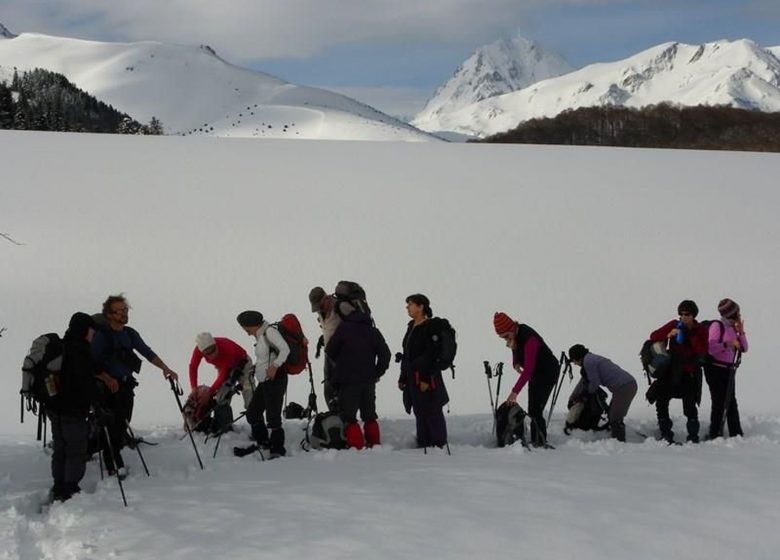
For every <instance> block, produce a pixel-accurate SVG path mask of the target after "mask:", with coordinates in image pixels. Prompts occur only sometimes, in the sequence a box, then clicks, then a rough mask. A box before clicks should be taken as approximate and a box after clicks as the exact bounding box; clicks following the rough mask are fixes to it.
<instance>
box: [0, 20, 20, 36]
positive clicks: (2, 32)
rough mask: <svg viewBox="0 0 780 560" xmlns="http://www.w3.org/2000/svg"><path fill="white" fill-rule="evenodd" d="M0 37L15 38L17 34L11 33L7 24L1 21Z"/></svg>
mask: <svg viewBox="0 0 780 560" xmlns="http://www.w3.org/2000/svg"><path fill="white" fill-rule="evenodd" d="M0 37H2V38H4V39H13V38H14V37H16V35H14V34H13V33H11V32H10V31H9V30H8V28H7V27H6V26H5V25H3V24H2V23H0Z"/></svg>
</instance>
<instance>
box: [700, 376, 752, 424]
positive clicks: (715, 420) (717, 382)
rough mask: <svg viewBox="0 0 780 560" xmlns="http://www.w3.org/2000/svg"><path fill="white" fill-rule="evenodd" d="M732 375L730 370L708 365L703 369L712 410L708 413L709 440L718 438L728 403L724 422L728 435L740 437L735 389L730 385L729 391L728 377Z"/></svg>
mask: <svg viewBox="0 0 780 560" xmlns="http://www.w3.org/2000/svg"><path fill="white" fill-rule="evenodd" d="M731 375H733V373H732V372H731V368H728V367H725V368H724V367H718V366H716V365H708V366H706V367H705V368H704V378H705V379H706V380H707V386H708V387H709V388H710V397H711V399H712V410H711V411H710V431H709V434H708V437H709V438H710V439H713V438H716V437H720V436H722V435H723V434H722V433H721V426H722V425H723V411H724V408H725V407H726V401H728V403H729V404H728V409H727V410H726V422H727V423H728V427H729V435H731V436H732V437H733V436H741V435H743V434H742V425H741V423H740V420H739V407H738V406H737V395H736V391H735V389H736V387H735V385H734V384H732V385H731V391H729V383H730V379H729V377H730V376H731Z"/></svg>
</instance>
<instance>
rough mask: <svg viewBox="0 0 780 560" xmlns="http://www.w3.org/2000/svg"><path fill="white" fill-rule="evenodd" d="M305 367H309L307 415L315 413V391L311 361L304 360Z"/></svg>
mask: <svg viewBox="0 0 780 560" xmlns="http://www.w3.org/2000/svg"><path fill="white" fill-rule="evenodd" d="M306 367H307V368H309V402H308V403H307V404H308V409H309V416H311V413H312V412H313V413H314V414H317V393H316V392H315V391H314V373H313V372H312V371H311V362H306Z"/></svg>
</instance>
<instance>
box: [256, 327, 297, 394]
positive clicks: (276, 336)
mask: <svg viewBox="0 0 780 560" xmlns="http://www.w3.org/2000/svg"><path fill="white" fill-rule="evenodd" d="M255 338H256V339H257V340H256V341H255V378H256V379H257V382H258V383H262V382H263V381H266V379H267V375H266V370H267V369H268V367H269V365H270V364H271V363H273V365H275V366H276V367H281V366H282V364H283V363H284V362H285V360H287V356H289V355H290V347H289V346H288V345H287V342H285V340H284V337H283V336H282V334H281V333H280V332H279V331H278V330H277V329H276V328H274V327H272V326H271V325H269V324H268V321H263V324H262V325H260V328H259V329H258V330H257V333H255ZM272 359H273V362H272Z"/></svg>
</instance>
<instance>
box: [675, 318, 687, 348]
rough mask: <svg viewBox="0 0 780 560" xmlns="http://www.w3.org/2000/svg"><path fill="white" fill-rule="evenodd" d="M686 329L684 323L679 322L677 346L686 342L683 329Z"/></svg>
mask: <svg viewBox="0 0 780 560" xmlns="http://www.w3.org/2000/svg"><path fill="white" fill-rule="evenodd" d="M684 328H685V325H683V322H682V321H677V338H676V339H675V340H676V341H677V344H682V343H683V341H684V340H685V333H684V331H683V329H684Z"/></svg>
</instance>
